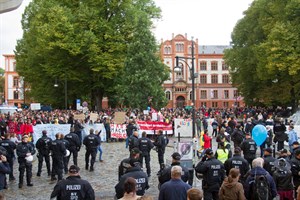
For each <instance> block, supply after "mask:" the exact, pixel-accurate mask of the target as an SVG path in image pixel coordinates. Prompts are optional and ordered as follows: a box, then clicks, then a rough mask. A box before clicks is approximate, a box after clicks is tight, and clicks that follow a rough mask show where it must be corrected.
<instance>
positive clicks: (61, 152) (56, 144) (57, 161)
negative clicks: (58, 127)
mask: <svg viewBox="0 0 300 200" xmlns="http://www.w3.org/2000/svg"><path fill="white" fill-rule="evenodd" d="M55 138H56V139H55V140H54V141H52V142H51V146H50V150H51V154H52V173H51V181H54V180H58V181H60V180H62V177H63V169H64V164H63V157H64V156H65V155H66V147H65V144H64V143H63V141H62V140H60V133H57V134H56V135H55ZM56 175H57V178H56Z"/></svg>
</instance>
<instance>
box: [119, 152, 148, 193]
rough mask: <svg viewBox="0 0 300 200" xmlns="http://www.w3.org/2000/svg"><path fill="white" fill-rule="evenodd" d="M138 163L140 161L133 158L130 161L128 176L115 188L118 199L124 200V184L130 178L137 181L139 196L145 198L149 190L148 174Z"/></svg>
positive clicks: (123, 177)
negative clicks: (122, 199) (146, 191)
mask: <svg viewBox="0 0 300 200" xmlns="http://www.w3.org/2000/svg"><path fill="white" fill-rule="evenodd" d="M136 162H139V160H136V159H133V158H132V159H130V161H129V164H130V168H129V169H128V170H127V172H126V174H124V175H123V176H122V177H121V179H120V181H119V183H118V184H117V185H116V186H115V190H116V196H117V198H118V199H120V198H122V197H123V195H124V182H125V180H126V179H127V178H128V177H132V178H134V179H135V180H136V194H137V195H139V196H143V195H144V194H145V190H147V189H148V188H149V184H148V177H147V174H146V173H145V172H143V171H142V170H141V168H140V167H137V166H136V164H135V163H136Z"/></svg>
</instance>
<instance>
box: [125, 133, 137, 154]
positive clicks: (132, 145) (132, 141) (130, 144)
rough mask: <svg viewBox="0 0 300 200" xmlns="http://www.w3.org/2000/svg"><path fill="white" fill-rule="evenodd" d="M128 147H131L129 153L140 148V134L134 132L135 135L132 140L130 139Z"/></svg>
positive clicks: (131, 137)
mask: <svg viewBox="0 0 300 200" xmlns="http://www.w3.org/2000/svg"><path fill="white" fill-rule="evenodd" d="M128 145H129V152H130V151H131V150H132V149H133V148H135V147H137V148H139V132H137V131H134V132H133V135H132V136H130V138H129V139H128Z"/></svg>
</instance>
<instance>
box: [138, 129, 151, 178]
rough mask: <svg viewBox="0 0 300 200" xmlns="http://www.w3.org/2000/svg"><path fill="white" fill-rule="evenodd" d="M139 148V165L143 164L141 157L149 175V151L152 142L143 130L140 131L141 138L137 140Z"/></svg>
mask: <svg viewBox="0 0 300 200" xmlns="http://www.w3.org/2000/svg"><path fill="white" fill-rule="evenodd" d="M138 143H139V149H140V151H141V155H140V162H141V166H143V158H145V163H146V168H147V175H148V177H150V176H151V168H150V151H151V149H152V148H153V147H154V145H153V143H152V142H151V140H150V139H149V138H147V134H146V132H145V131H143V132H142V138H140V139H139V140H138Z"/></svg>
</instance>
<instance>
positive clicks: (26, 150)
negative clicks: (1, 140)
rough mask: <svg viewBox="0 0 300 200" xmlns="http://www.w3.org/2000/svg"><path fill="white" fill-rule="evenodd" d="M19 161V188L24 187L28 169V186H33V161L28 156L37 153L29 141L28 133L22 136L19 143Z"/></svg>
mask: <svg viewBox="0 0 300 200" xmlns="http://www.w3.org/2000/svg"><path fill="white" fill-rule="evenodd" d="M16 149H17V150H16V152H17V156H18V162H19V172H20V175H19V188H22V187H23V178H24V174H25V170H26V181H27V186H30V187H31V186H33V184H32V182H31V178H32V163H31V162H30V161H27V160H26V157H29V156H32V155H34V154H35V149H34V146H33V145H31V144H29V143H28V135H24V136H23V137H22V142H21V143H19V144H18V145H17V148H16Z"/></svg>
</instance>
